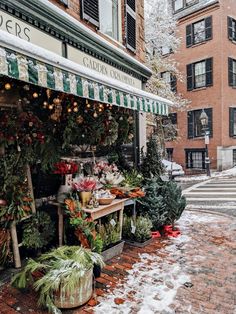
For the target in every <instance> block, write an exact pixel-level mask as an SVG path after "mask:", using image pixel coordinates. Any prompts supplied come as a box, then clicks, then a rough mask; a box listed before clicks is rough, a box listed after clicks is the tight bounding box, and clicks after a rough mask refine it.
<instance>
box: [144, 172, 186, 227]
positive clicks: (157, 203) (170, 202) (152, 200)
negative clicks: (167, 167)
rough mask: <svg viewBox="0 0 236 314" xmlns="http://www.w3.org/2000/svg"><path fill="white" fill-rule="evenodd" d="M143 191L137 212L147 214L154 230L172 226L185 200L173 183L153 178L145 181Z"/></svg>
mask: <svg viewBox="0 0 236 314" xmlns="http://www.w3.org/2000/svg"><path fill="white" fill-rule="evenodd" d="M144 190H145V192H146V195H145V197H144V198H141V199H139V200H138V203H139V206H140V208H139V210H140V211H141V212H145V213H147V215H148V217H149V218H150V219H151V221H152V223H153V228H154V229H155V230H156V229H158V228H160V227H162V226H163V225H168V224H173V223H174V222H175V221H176V220H178V219H179V218H180V216H181V214H182V212H183V210H184V209H185V206H186V200H185V197H184V196H182V195H181V188H180V187H178V186H177V184H176V183H175V182H173V181H168V182H164V181H161V180H160V178H157V177H153V178H151V179H147V181H146V185H145V186H144Z"/></svg>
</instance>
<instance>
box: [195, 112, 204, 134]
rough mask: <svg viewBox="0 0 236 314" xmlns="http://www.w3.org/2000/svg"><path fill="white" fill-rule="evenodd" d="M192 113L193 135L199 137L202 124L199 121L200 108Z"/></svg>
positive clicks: (201, 132)
mask: <svg viewBox="0 0 236 314" xmlns="http://www.w3.org/2000/svg"><path fill="white" fill-rule="evenodd" d="M193 114H194V136H195V137H199V136H203V131H202V124H201V121H200V115H201V110H196V111H194V112H193Z"/></svg>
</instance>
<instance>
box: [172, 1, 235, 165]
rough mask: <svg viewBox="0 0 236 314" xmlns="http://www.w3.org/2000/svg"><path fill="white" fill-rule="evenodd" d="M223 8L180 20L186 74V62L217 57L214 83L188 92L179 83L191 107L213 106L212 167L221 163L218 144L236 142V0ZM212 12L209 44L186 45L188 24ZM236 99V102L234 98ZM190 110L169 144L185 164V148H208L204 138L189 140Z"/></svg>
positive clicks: (181, 57) (178, 56) (181, 56)
mask: <svg viewBox="0 0 236 314" xmlns="http://www.w3.org/2000/svg"><path fill="white" fill-rule="evenodd" d="M222 2H223V3H224V4H222V5H221V6H220V7H219V6H218V5H217V6H212V7H211V8H208V9H207V10H204V11H202V12H198V13H197V14H195V15H191V16H189V17H186V18H185V19H182V20H181V21H179V26H178V30H179V36H180V37H181V38H182V44H181V47H180V49H179V52H178V53H176V54H175V56H174V57H175V59H176V61H177V62H178V63H179V70H180V71H181V72H182V73H183V75H184V77H186V65H187V64H190V63H193V62H196V61H200V60H202V59H205V58H210V57H213V86H212V87H207V88H202V89H196V90H193V91H187V88H186V82H184V83H180V82H178V86H177V89H178V92H179V93H182V94H183V96H184V97H185V98H187V99H189V100H190V101H191V104H190V105H189V108H188V109H187V110H194V109H202V108H208V107H209V108H213V138H210V145H209V155H210V159H211V167H212V168H216V166H217V146H228V145H236V140H235V139H232V138H230V137H229V107H230V105H232V104H235V106H236V90H235V89H232V88H231V87H229V86H228V57H229V56H232V57H234V58H236V45H235V44H232V42H230V41H229V40H228V30H227V15H230V16H232V17H235V19H236V5H235V0H224V1H222ZM210 15H212V19H213V39H212V40H210V41H207V42H205V43H202V44H199V45H195V46H193V47H190V48H186V42H185V38H186V35H185V32H186V31H185V30H186V25H188V24H191V23H194V22H197V21H199V20H201V19H203V18H205V17H207V16H210ZM234 99H235V101H234ZM187 110H186V111H185V112H182V113H178V128H179V136H180V139H179V141H178V142H172V143H171V142H169V143H167V144H166V147H173V148H174V155H173V159H174V160H175V161H176V162H178V163H180V164H182V165H183V166H185V150H184V149H185V148H204V145H205V144H204V138H200V139H191V140H189V139H187Z"/></svg>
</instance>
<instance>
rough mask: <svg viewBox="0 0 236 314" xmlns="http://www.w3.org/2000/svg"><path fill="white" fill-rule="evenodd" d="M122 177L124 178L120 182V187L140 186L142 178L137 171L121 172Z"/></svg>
mask: <svg viewBox="0 0 236 314" xmlns="http://www.w3.org/2000/svg"><path fill="white" fill-rule="evenodd" d="M122 175H123V176H124V178H125V180H124V181H123V182H122V186H126V187H140V186H141V185H142V181H143V176H142V175H141V174H140V173H139V172H138V171H137V170H135V169H132V170H131V171H123V173H122Z"/></svg>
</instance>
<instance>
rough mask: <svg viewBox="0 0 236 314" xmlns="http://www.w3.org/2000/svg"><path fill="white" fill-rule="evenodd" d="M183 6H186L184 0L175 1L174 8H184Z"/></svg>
mask: <svg viewBox="0 0 236 314" xmlns="http://www.w3.org/2000/svg"><path fill="white" fill-rule="evenodd" d="M183 6H184V0H175V1H174V10H175V11H177V10H180V9H182V8H183Z"/></svg>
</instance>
